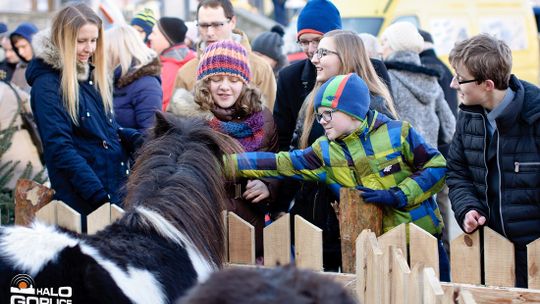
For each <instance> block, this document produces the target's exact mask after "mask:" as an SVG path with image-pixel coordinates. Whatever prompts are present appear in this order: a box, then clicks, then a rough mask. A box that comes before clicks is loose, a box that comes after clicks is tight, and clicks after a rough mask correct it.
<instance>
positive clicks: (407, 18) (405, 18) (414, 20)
mask: <svg viewBox="0 0 540 304" xmlns="http://www.w3.org/2000/svg"><path fill="white" fill-rule="evenodd" d="M400 21H404V22H409V23H412V24H414V26H416V28H419V27H420V20H418V16H412V15H410V16H399V17H397V18H396V19H394V21H392V23H396V22H400Z"/></svg>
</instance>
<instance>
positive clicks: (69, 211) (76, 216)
mask: <svg viewBox="0 0 540 304" xmlns="http://www.w3.org/2000/svg"><path fill="white" fill-rule="evenodd" d="M56 223H57V225H58V226H60V227H64V228H66V229H69V230H71V231H73V232H77V233H81V231H82V229H81V228H82V227H81V214H80V213H79V212H77V211H75V209H73V208H71V207H70V206H68V205H67V204H66V203H64V202H58V204H57V205H56Z"/></svg>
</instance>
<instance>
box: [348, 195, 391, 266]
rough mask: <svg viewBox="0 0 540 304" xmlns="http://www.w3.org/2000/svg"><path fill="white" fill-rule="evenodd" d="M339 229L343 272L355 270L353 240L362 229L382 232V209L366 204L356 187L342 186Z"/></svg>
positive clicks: (379, 233) (378, 233)
mask: <svg viewBox="0 0 540 304" xmlns="http://www.w3.org/2000/svg"><path fill="white" fill-rule="evenodd" d="M339 229H340V234H341V257H342V265H343V272H348V273H353V272H354V271H355V269H356V268H355V266H354V264H355V257H356V249H355V241H356V238H357V237H358V235H359V234H360V232H362V230H364V229H371V231H372V232H374V233H375V234H376V235H377V236H379V235H381V234H382V209H381V208H380V207H379V206H377V204H366V203H364V201H363V200H362V197H360V192H359V191H358V190H356V189H352V188H345V187H342V188H341V191H340V203H339Z"/></svg>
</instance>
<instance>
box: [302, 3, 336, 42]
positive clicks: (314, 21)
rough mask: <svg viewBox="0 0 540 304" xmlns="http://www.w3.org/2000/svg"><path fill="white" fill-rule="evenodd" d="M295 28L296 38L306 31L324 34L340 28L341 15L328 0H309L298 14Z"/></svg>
mask: <svg viewBox="0 0 540 304" xmlns="http://www.w3.org/2000/svg"><path fill="white" fill-rule="evenodd" d="M296 29H297V34H296V37H297V38H298V37H300V36H301V35H302V34H306V33H312V34H320V35H324V34H326V33H327V32H330V31H332V30H339V29H341V15H340V14H339V11H338V9H337V8H336V7H335V6H334V4H332V2H330V1H328V0H310V1H308V2H307V4H306V6H304V8H303V9H302V11H301V12H300V15H299V16H298V21H297V27H296Z"/></svg>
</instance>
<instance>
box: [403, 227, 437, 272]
mask: <svg viewBox="0 0 540 304" xmlns="http://www.w3.org/2000/svg"><path fill="white" fill-rule="evenodd" d="M409 240H410V242H409V254H410V261H411V264H410V265H411V266H413V267H414V265H415V264H416V263H418V262H422V263H423V264H424V266H425V267H431V268H433V270H434V271H435V274H436V275H437V278H438V277H439V247H438V246H437V238H436V237H434V236H433V235H431V234H430V233H428V232H427V231H425V230H424V229H422V228H420V227H418V226H416V225H415V224H413V223H410V224H409Z"/></svg>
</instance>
